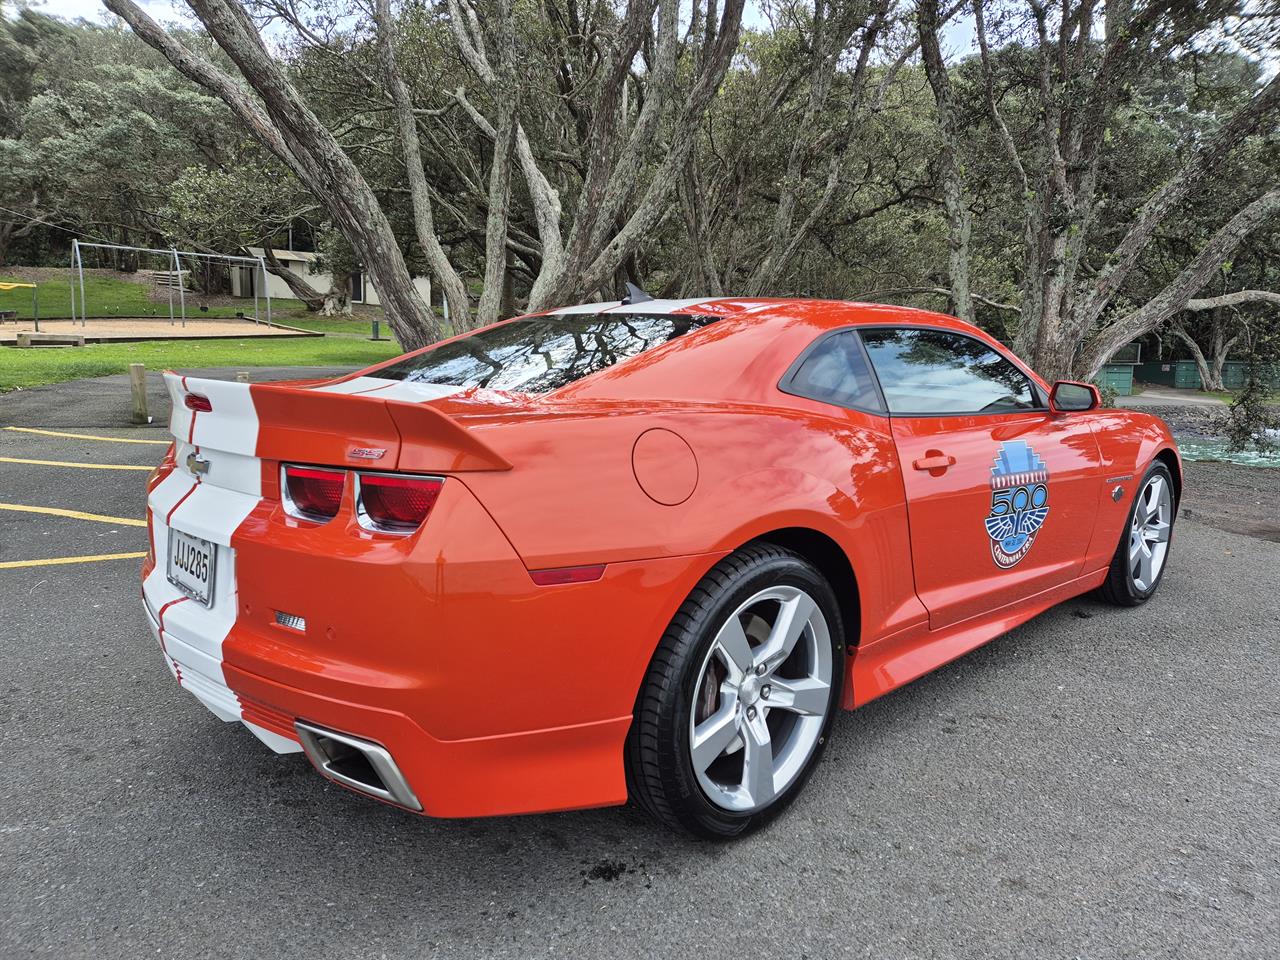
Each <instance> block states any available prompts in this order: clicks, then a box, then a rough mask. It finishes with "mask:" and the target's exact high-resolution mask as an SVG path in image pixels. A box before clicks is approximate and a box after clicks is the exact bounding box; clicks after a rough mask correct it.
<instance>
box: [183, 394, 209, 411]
mask: <svg viewBox="0 0 1280 960" xmlns="http://www.w3.org/2000/svg"><path fill="white" fill-rule="evenodd" d="M183 403H185V404H186V405H187V409H188V410H197V411H199V412H200V413H213V404H212V403H211V402H210V400H209V398H208V397H202V396H201V395H200V394H198V393H188V394H187V396H186V398H185V399H184V400H183Z"/></svg>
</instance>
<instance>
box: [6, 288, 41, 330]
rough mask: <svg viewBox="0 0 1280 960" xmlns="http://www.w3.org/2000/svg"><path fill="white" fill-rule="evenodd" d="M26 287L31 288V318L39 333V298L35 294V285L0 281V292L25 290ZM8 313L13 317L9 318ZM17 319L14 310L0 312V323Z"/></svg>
mask: <svg viewBox="0 0 1280 960" xmlns="http://www.w3.org/2000/svg"><path fill="white" fill-rule="evenodd" d="M28 287H30V288H31V316H32V318H33V319H34V320H35V324H36V330H37V331H39V329H40V296H39V294H38V293H37V292H36V291H37V286H36V284H34V283H18V282H16V281H8V280H4V281H0V290H5V291H8V290H25V289H27V288H28ZM9 313H13V316H9ZM17 319H18V313H17V311H16V310H14V311H7V310H0V322H3V321H5V320H17Z"/></svg>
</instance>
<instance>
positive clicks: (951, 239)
mask: <svg viewBox="0 0 1280 960" xmlns="http://www.w3.org/2000/svg"><path fill="white" fill-rule="evenodd" d="M940 19H941V17H940V15H939V12H938V3H937V0H923V2H922V3H921V4H920V5H919V34H920V53H921V57H922V59H923V60H924V69H925V75H926V76H927V78H928V80H929V86H930V87H931V88H932V90H933V98H934V101H935V102H936V103H937V105H938V133H939V137H940V140H941V149H940V150H939V152H938V166H939V174H940V176H941V178H942V206H943V209H944V210H945V211H946V215H947V252H948V257H947V275H948V278H949V280H950V287H951V309H952V310H953V311H954V312H955V315H956V316H957V317H959V318H960V319H961V320H966V321H968V322H969V323H973V322H974V310H973V297H972V296H971V295H970V290H969V272H970V271H969V237H970V233H971V231H972V229H973V213H972V211H971V210H970V209H969V207H968V204H967V203H966V202H965V187H964V178H963V173H962V171H961V165H960V158H959V149H958V145H959V131H958V130H957V129H956V119H955V109H954V104H953V103H952V100H951V80H950V78H949V77H948V76H947V67H946V64H945V63H943V62H942V50H941V48H940V47H939V46H938V26H939V20H940Z"/></svg>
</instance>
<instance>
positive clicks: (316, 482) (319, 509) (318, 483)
mask: <svg viewBox="0 0 1280 960" xmlns="http://www.w3.org/2000/svg"><path fill="white" fill-rule="evenodd" d="M282 474H283V476H282V478H281V484H280V486H281V494H282V496H281V497H280V500H281V502H282V503H283V504H284V508H285V511H286V512H287V513H288V514H289V515H290V516H294V517H299V518H301V519H303V520H312V521H314V522H316V523H324V522H325V521H326V520H332V519H333V518H334V517H336V516H337V515H338V508H339V507H340V506H341V505H342V486H343V484H344V483H345V482H346V478H347V472H346V471H345V470H326V469H324V468H323V467H298V466H293V465H290V464H286V465H285V466H284V469H283V471H282Z"/></svg>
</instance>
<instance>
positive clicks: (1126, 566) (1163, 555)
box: [1099, 460, 1177, 607]
mask: <svg viewBox="0 0 1280 960" xmlns="http://www.w3.org/2000/svg"><path fill="white" fill-rule="evenodd" d="M1176 514H1177V502H1176V500H1175V498H1174V487H1173V474H1171V473H1170V472H1169V468H1168V467H1167V466H1166V465H1165V464H1164V463H1163V462H1162V461H1160V460H1156V461H1155V462H1154V463H1152V464H1151V466H1150V467H1148V468H1147V472H1146V474H1145V475H1144V476H1143V478H1142V484H1141V486H1139V487H1138V494H1137V496H1135V497H1134V498H1133V504H1132V506H1130V508H1129V517H1128V520H1127V521H1126V523H1125V527H1124V532H1123V533H1122V534H1121V536H1120V544H1119V545H1118V546H1117V547H1116V553H1115V556H1114V557H1112V558H1111V568H1110V569H1109V570H1108V571H1107V579H1106V581H1105V582H1104V583H1103V584H1102V587H1101V589H1100V590H1099V592H1100V593H1101V595H1102V597H1103V599H1105V600H1107V601H1109V602H1110V603H1114V604H1115V605H1116V606H1120V607H1136V606H1139V605H1141V604H1144V603H1146V602H1147V601H1148V600H1150V599H1151V598H1152V596H1154V595H1155V592H1156V588H1157V587H1159V586H1160V581H1161V580H1162V579H1164V571H1165V568H1166V567H1167V566H1168V562H1169V548H1170V547H1171V546H1172V545H1173V521H1174V519H1175V517H1176Z"/></svg>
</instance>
